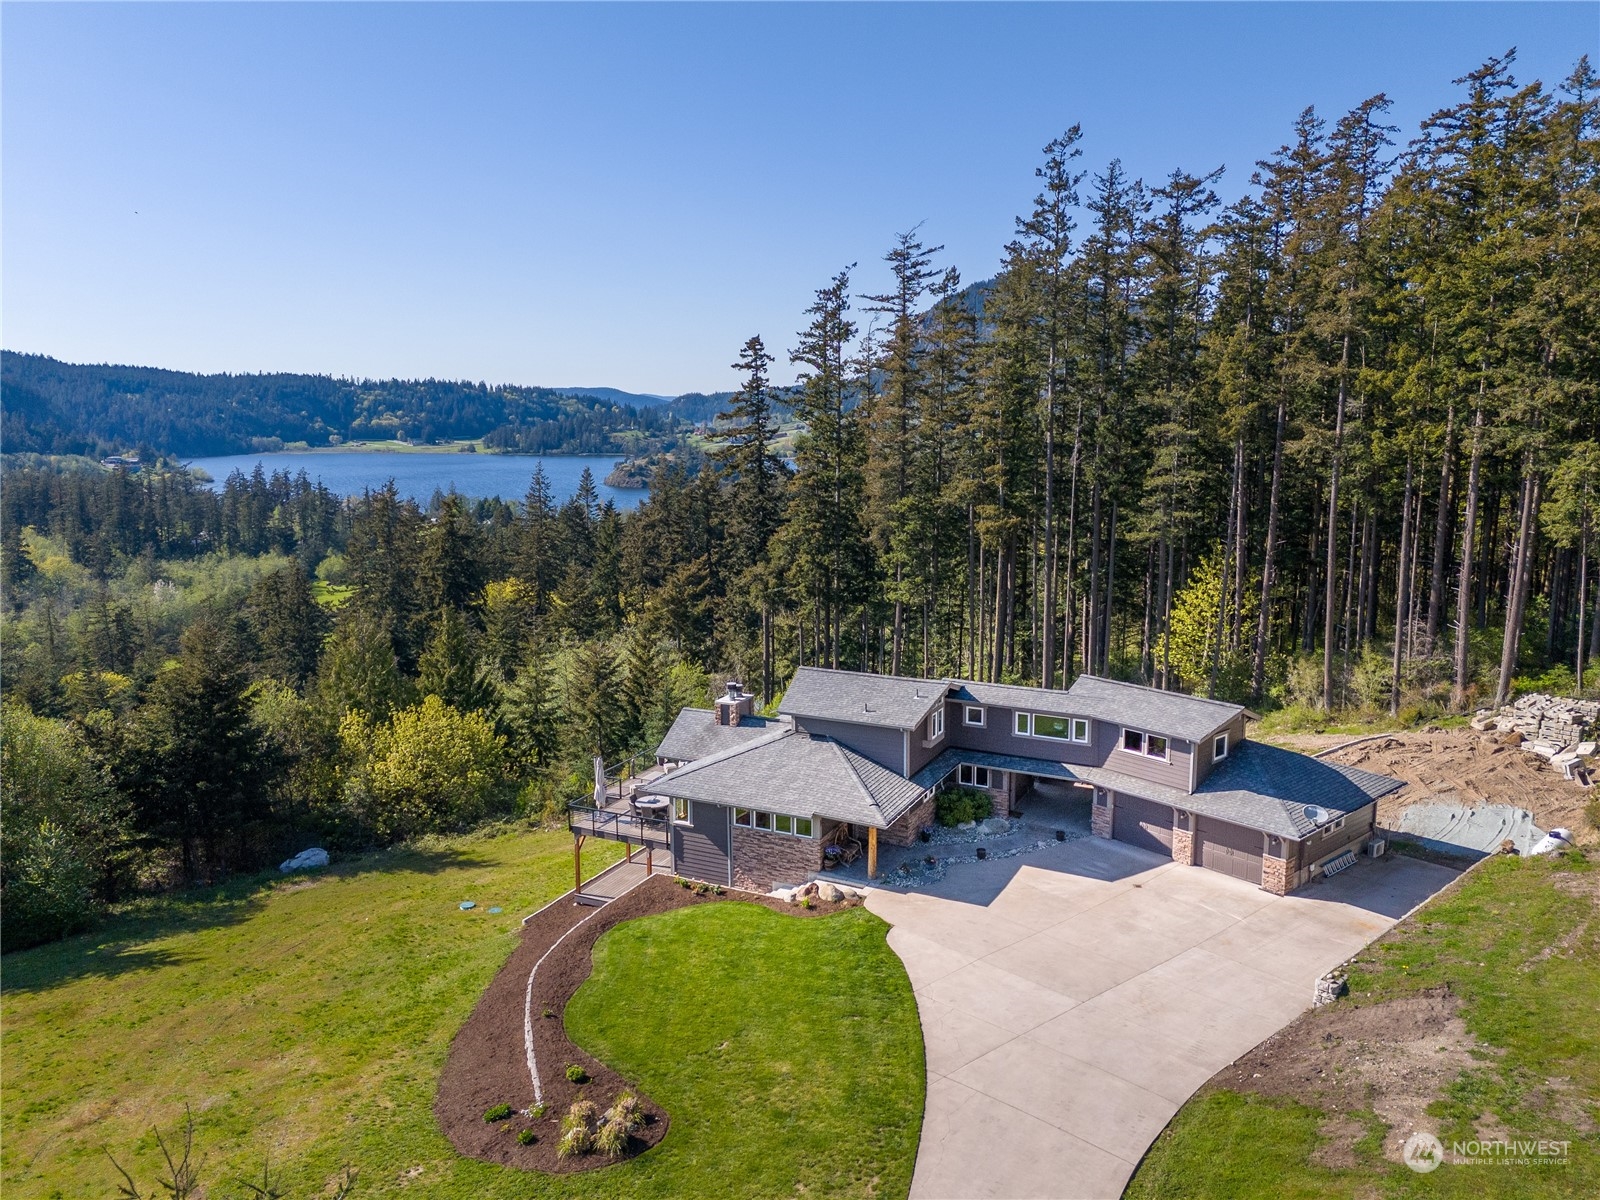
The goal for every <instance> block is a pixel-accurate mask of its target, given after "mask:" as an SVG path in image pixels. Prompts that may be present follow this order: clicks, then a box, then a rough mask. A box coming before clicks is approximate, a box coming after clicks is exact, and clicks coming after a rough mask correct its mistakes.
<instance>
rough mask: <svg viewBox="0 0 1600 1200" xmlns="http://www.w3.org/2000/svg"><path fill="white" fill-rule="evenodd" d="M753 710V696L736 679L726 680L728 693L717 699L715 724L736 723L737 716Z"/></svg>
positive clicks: (745, 715) (745, 714)
mask: <svg viewBox="0 0 1600 1200" xmlns="http://www.w3.org/2000/svg"><path fill="white" fill-rule="evenodd" d="M754 712H755V697H754V696H752V695H750V694H749V693H748V692H746V691H745V690H744V685H743V684H742V683H740V682H739V681H738V680H737V679H730V680H728V694H727V695H726V696H723V697H722V698H721V699H720V700H718V701H717V724H718V725H737V724H738V723H739V718H741V717H748V716H750V715H751V714H752V713H754Z"/></svg>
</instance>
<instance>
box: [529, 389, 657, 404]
mask: <svg viewBox="0 0 1600 1200" xmlns="http://www.w3.org/2000/svg"><path fill="white" fill-rule="evenodd" d="M546 390H547V391H551V392H559V393H560V394H561V395H563V396H593V397H594V398H595V399H596V400H609V401H611V403H613V404H631V405H633V407H634V408H649V407H650V406H651V405H655V404H666V403H667V402H668V401H669V400H673V399H675V397H673V396H658V395H656V394H655V393H654V392H624V391H622V390H621V389H620V388H610V387H558V388H547V389H546Z"/></svg>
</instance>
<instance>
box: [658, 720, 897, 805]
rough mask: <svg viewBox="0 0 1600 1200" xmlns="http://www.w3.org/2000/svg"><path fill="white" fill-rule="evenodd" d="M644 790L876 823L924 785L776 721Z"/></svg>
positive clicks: (845, 748)
mask: <svg viewBox="0 0 1600 1200" xmlns="http://www.w3.org/2000/svg"><path fill="white" fill-rule="evenodd" d="M650 790H651V791H652V792H655V793H657V794H659V795H662V796H676V797H680V798H682V799H685V800H700V801H704V802H707V803H711V804H739V805H742V806H748V807H750V808H760V809H766V810H768V811H771V812H777V813H787V814H789V815H790V816H795V817H810V816H820V817H830V818H832V819H833V820H836V821H849V822H851V823H853V824H857V825H876V826H878V827H880V828H882V827H885V826H888V825H891V824H893V823H894V821H895V819H896V818H897V817H899V816H900V815H901V814H903V813H904V812H905V811H906V810H907V809H908V808H910V807H911V806H912V805H913V804H915V803H916V802H917V801H918V800H920V799H921V798H922V796H923V794H924V793H925V791H926V790H927V789H925V788H922V787H919V786H918V785H917V784H915V783H913V782H911V781H910V780H907V779H902V778H901V777H900V776H899V775H896V774H895V773H894V772H893V771H890V770H887V769H885V768H883V767H880V766H879V765H878V764H877V763H875V762H873V761H872V760H871V759H868V758H863V757H862V756H861V755H859V754H857V753H856V752H855V751H854V750H851V749H849V748H848V747H847V746H843V745H840V744H839V743H838V742H836V741H834V740H833V739H832V738H825V737H813V736H811V735H810V734H805V733H799V732H797V731H795V730H792V729H789V728H787V727H784V728H782V729H780V730H779V731H778V732H776V733H773V734H768V735H767V736H765V737H761V738H758V739H756V740H755V741H753V742H750V743H748V744H746V745H743V746H736V747H734V748H732V749H730V750H727V751H724V752H722V753H719V754H715V755H713V756H711V757H710V758H706V759H702V760H700V761H699V762H696V763H691V764H690V765H688V766H686V767H683V768H681V769H679V770H677V771H672V772H670V773H669V774H667V775H666V776H664V777H663V778H661V779H659V780H657V781H656V782H655V783H653V784H652V785H651V789H650Z"/></svg>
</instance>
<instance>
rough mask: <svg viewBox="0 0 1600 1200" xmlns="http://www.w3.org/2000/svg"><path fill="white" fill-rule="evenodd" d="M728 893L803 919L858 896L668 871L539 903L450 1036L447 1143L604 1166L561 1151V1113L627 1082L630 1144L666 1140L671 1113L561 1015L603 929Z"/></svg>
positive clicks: (437, 1104)
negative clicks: (695, 880) (635, 1125)
mask: <svg viewBox="0 0 1600 1200" xmlns="http://www.w3.org/2000/svg"><path fill="white" fill-rule="evenodd" d="M729 900H737V901H743V902H746V903H753V904H761V905H763V906H765V907H767V908H772V909H775V910H776V911H779V912H783V913H786V914H789V915H791V916H796V917H819V916H824V915H826V914H828V913H830V912H835V911H837V910H838V909H840V908H843V907H847V906H853V905H854V904H857V903H859V901H844V902H843V903H835V904H829V903H823V902H815V907H813V908H810V909H805V908H800V907H796V906H793V905H788V904H784V903H783V902H782V901H779V900H775V899H773V898H772V897H769V896H755V895H751V894H749V893H746V892H729V893H727V894H726V896H725V897H717V896H714V895H702V894H697V893H696V892H694V891H692V890H689V889H686V888H683V887H679V886H678V885H677V884H676V883H675V882H674V881H673V879H672V877H671V876H669V875H665V874H663V875H658V876H656V877H655V878H653V879H647V880H645V881H644V882H643V883H641V884H640V885H639V886H638V887H636V888H634V889H633V890H632V891H630V892H626V893H624V894H623V895H622V896H620V897H618V898H617V899H615V900H613V901H612V902H611V903H609V904H607V905H605V906H604V907H601V908H586V907H581V906H578V905H576V904H573V903H572V902H571V901H568V900H561V901H558V902H556V903H555V904H551V905H549V906H548V907H546V908H543V909H541V910H540V911H539V912H538V913H537V914H535V915H534V917H533V918H532V919H531V920H530V921H529V922H528V923H527V925H525V926H524V927H523V930H522V940H521V942H520V943H519V944H518V946H517V948H516V950H515V951H513V952H512V955H511V957H510V958H509V959H507V960H506V964H505V966H503V967H501V968H500V972H499V974H497V975H496V976H495V977H494V979H493V981H492V982H491V983H490V984H489V987H488V990H487V991H485V992H484V994H483V998H482V999H481V1000H479V1001H478V1006H477V1008H475V1009H473V1010H472V1015H471V1016H470V1017H468V1018H467V1023H466V1024H465V1025H463V1026H462V1027H461V1030H460V1032H458V1033H457V1034H456V1036H455V1040H454V1041H452V1042H451V1043H450V1055H449V1057H448V1058H447V1059H446V1060H445V1065H444V1071H443V1072H442V1073H441V1074H440V1077H439V1091H438V1093H437V1095H436V1096H435V1097H434V1101H433V1113H434V1118H435V1119H436V1120H437V1121H438V1122H439V1128H440V1129H441V1130H443V1131H444V1134H445V1136H446V1137H447V1138H449V1139H450V1144H451V1145H453V1146H454V1147H455V1148H456V1150H457V1151H458V1152H460V1153H461V1154H464V1155H467V1156H468V1157H469V1158H477V1159H482V1160H483V1161H485V1162H493V1163H500V1164H502V1165H504V1166H508V1167H520V1168H522V1169H524V1170H534V1171H546V1172H550V1173H565V1172H570V1171H585V1170H593V1169H594V1168H596V1167H604V1166H607V1165H609V1162H610V1160H609V1159H606V1158H604V1157H601V1156H599V1155H593V1154H590V1155H582V1156H579V1157H576V1158H561V1157H559V1156H557V1154H556V1143H557V1142H558V1141H559V1139H560V1134H561V1117H562V1116H563V1115H564V1114H565V1113H566V1111H567V1109H568V1108H569V1107H571V1105H572V1102H573V1101H574V1100H577V1099H578V1098H579V1097H580V1095H581V1096H582V1098H583V1099H586V1100H590V1101H593V1102H594V1103H595V1104H596V1105H597V1106H598V1107H599V1108H601V1109H605V1108H607V1107H609V1106H610V1105H611V1104H612V1102H613V1101H615V1100H616V1098H617V1097H618V1096H619V1095H621V1094H622V1093H623V1092H625V1091H630V1090H631V1091H633V1092H634V1093H635V1094H636V1095H639V1097H640V1100H641V1101H642V1106H643V1108H644V1111H645V1124H644V1127H643V1128H642V1129H641V1130H640V1132H639V1133H638V1135H637V1136H636V1138H635V1140H634V1143H633V1152H635V1153H638V1152H642V1151H643V1150H646V1149H648V1148H649V1147H651V1146H654V1145H656V1144H657V1143H658V1142H660V1141H661V1139H662V1138H664V1137H665V1136H666V1134H667V1126H668V1117H667V1114H666V1113H665V1112H664V1111H663V1110H662V1109H661V1108H660V1107H659V1106H657V1105H656V1104H654V1103H653V1102H652V1101H651V1100H650V1098H649V1097H648V1096H645V1095H643V1094H642V1093H639V1091H638V1088H637V1087H635V1086H634V1085H633V1084H632V1083H630V1082H629V1081H628V1080H625V1079H623V1078H622V1076H621V1075H619V1074H617V1072H616V1071H613V1070H612V1069H611V1068H610V1067H608V1066H607V1065H606V1064H605V1063H603V1062H601V1061H599V1060H598V1059H596V1058H593V1057H591V1056H590V1055H588V1054H585V1053H584V1052H583V1051H582V1050H580V1049H578V1047H577V1046H575V1045H573V1044H572V1042H571V1041H570V1040H569V1039H568V1038H567V1030H566V1022H565V1021H564V1020H563V1019H562V1015H563V1013H564V1012H565V1011H566V1006H567V1001H569V1000H571V999H572V996H573V994H574V993H575V992H576V991H577V990H578V988H579V986H580V985H581V984H582V983H583V981H584V980H585V979H587V978H589V975H590V973H591V971H592V970H593V967H594V959H593V954H592V952H593V950H594V944H595V942H597V941H598V940H599V939H600V935H601V934H603V933H604V932H605V931H606V930H608V929H611V928H612V927H613V926H616V925H619V924H621V923H622V922H623V921H631V920H633V919H634V918H636V917H647V916H653V915H654V914H656V913H664V912H670V911H671V910H672V909H675V908H684V907H687V906H688V905H691V904H714V903H719V902H726V901H729ZM547 952H548V954H549V957H548V958H546V957H545V956H546V953H547ZM541 960H542V961H541ZM535 964H539V965H538V972H537V974H535V975H534V983H533V991H532V1000H531V1003H530V1002H529V1000H528V977H529V975H530V974H533V972H534V966H535ZM525 1017H526V1027H525ZM529 1028H531V1031H532V1036H533V1053H534V1057H535V1059H536V1060H537V1062H538V1066H539V1080H540V1083H541V1086H542V1087H543V1089H544V1103H545V1106H546V1114H545V1116H544V1117H542V1118H537V1119H536V1118H533V1117H530V1116H528V1115H527V1110H528V1109H529V1108H530V1107H531V1106H532V1104H533V1102H534V1099H533V1081H532V1078H531V1076H530V1075H529V1072H528V1056H527V1045H526V1037H527V1030H528V1029H529ZM569 1063H576V1064H578V1065H579V1066H582V1067H583V1068H584V1070H585V1071H587V1072H588V1075H589V1079H588V1081H587V1082H585V1083H582V1084H577V1083H572V1082H570V1081H569V1080H568V1079H567V1077H566V1073H565V1072H566V1068H567V1065H568V1064H569ZM497 1104H509V1105H510V1106H511V1107H512V1108H513V1109H514V1110H515V1111H514V1113H513V1115H512V1116H511V1117H510V1118H509V1119H508V1120H504V1121H496V1122H488V1121H485V1120H484V1119H483V1114H484V1113H485V1112H487V1111H488V1110H489V1109H491V1108H493V1107H494V1106H495V1105H497ZM524 1129H527V1130H531V1131H532V1132H533V1136H534V1141H533V1142H532V1143H531V1144H529V1145H523V1144H521V1143H520V1142H519V1141H518V1140H517V1136H518V1134H519V1133H520V1132H521V1131H522V1130H524Z"/></svg>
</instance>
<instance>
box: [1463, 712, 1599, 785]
mask: <svg viewBox="0 0 1600 1200" xmlns="http://www.w3.org/2000/svg"><path fill="white" fill-rule="evenodd" d="M1597 725H1600V700H1578V699H1575V698H1572V697H1569V696H1551V695H1549V694H1547V693H1545V692H1533V693H1531V694H1530V695H1527V696H1519V697H1517V699H1516V700H1515V701H1514V702H1513V703H1511V704H1508V705H1506V706H1505V707H1504V708H1502V709H1500V710H1499V711H1498V712H1495V711H1494V710H1492V709H1480V710H1479V711H1478V712H1477V713H1476V714H1475V715H1474V716H1473V718H1472V727H1473V728H1474V729H1476V730H1479V731H1480V732H1483V733H1487V732H1489V731H1490V730H1494V731H1496V732H1498V733H1516V734H1519V735H1521V737H1522V749H1523V750H1525V751H1527V752H1528V753H1529V754H1534V755H1537V756H1538V757H1540V758H1542V759H1544V760H1545V761H1546V762H1548V763H1551V764H1552V765H1554V766H1556V767H1558V768H1559V769H1560V770H1561V772H1562V773H1563V774H1564V775H1566V777H1567V778H1568V779H1572V778H1575V777H1576V772H1578V771H1581V770H1582V769H1583V764H1584V761H1585V760H1586V759H1587V758H1588V757H1589V755H1591V754H1593V753H1594V751H1595V742H1594V741H1592V740H1589V738H1590V733H1591V731H1592V730H1594V729H1595V727H1596V726H1597Z"/></svg>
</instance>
